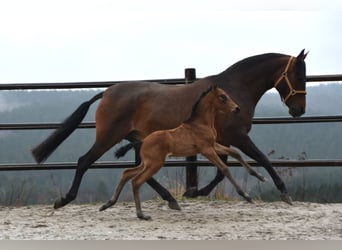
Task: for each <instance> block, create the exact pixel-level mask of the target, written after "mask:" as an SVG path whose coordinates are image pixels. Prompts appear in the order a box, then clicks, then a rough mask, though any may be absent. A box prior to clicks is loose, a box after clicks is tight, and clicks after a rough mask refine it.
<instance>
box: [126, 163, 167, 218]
mask: <svg viewBox="0 0 342 250" xmlns="http://www.w3.org/2000/svg"><path fill="white" fill-rule="evenodd" d="M163 164H164V162H157V163H151V161H150V164H148V165H146V166H145V168H144V169H143V170H142V171H141V172H140V173H138V174H137V175H136V176H135V177H134V179H133V180H132V188H133V195H134V201H135V207H136V213H137V217H138V218H139V219H142V220H151V219H152V218H151V216H148V215H145V214H144V213H143V212H142V209H141V202H140V195H139V189H140V186H141V185H142V184H144V182H145V181H146V180H148V179H150V178H151V177H152V176H153V175H154V174H155V173H157V172H158V170H159V169H160V168H161V167H162V165H163Z"/></svg>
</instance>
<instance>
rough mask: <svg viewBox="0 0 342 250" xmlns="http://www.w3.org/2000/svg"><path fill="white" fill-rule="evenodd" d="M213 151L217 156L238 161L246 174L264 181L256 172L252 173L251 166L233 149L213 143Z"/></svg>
mask: <svg viewBox="0 0 342 250" xmlns="http://www.w3.org/2000/svg"><path fill="white" fill-rule="evenodd" d="M215 151H216V153H218V154H227V155H230V156H231V157H233V158H235V159H236V160H238V162H240V164H241V165H242V166H244V167H245V168H246V170H247V172H248V173H249V174H250V175H253V176H255V177H256V178H258V179H259V180H260V181H266V178H265V177H264V176H262V175H261V174H259V173H257V172H256V171H254V169H252V168H251V166H250V165H249V164H248V163H247V162H246V161H245V160H244V159H242V157H241V155H240V154H239V152H237V151H236V150H235V149H232V148H228V147H225V146H223V145H221V144H219V143H215Z"/></svg>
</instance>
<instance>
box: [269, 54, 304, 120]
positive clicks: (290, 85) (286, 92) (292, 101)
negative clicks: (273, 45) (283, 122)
mask: <svg viewBox="0 0 342 250" xmlns="http://www.w3.org/2000/svg"><path fill="white" fill-rule="evenodd" d="M307 54H308V53H304V50H302V51H301V52H300V53H299V55H298V56H297V57H289V59H288V61H287V64H286V67H285V69H284V71H283V72H282V73H281V76H280V77H279V78H278V80H277V81H276V82H275V84H274V87H275V88H276V89H277V90H278V92H279V94H280V96H281V98H282V100H283V102H284V103H285V104H286V105H287V107H288V108H289V113H290V115H292V116H293V117H299V116H301V115H303V114H304V113H305V104H306V98H305V95H306V90H305V85H306V67H305V61H304V59H305V58H306V56H307Z"/></svg>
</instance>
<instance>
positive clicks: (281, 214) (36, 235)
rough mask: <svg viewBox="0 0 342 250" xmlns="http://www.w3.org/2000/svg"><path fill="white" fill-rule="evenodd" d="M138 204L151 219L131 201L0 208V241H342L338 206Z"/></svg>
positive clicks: (199, 202)
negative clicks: (55, 207)
mask: <svg viewBox="0 0 342 250" xmlns="http://www.w3.org/2000/svg"><path fill="white" fill-rule="evenodd" d="M179 204H180V206H181V207H182V210H181V211H174V210H171V209H169V208H168V207H167V205H166V204H165V202H164V201H159V200H153V201H145V202H143V203H142V208H143V211H144V212H145V213H146V214H147V215H150V216H152V221H142V220H139V219H138V218H137V217H136V215H135V206H134V203H132V202H129V203H127V202H126V203H123V202H120V203H118V204H116V205H115V206H114V207H112V208H109V209H107V210H106V211H104V212H99V211H98V209H99V207H100V206H101V204H96V205H94V204H90V205H89V204H87V205H74V204H71V205H70V204H69V205H67V206H65V207H64V208H61V209H59V210H53V208H52V205H51V206H48V205H37V206H29V207H18V208H15V207H12V208H9V207H0V239H101V240H104V239H122V240H132V239H135V240H138V239H196V240H197V239H198V240H207V239H212V240H216V239H244V240H248V239H265V240H268V239H315V240H318V239H329V240H332V239H339V240H341V239H342V204H316V203H303V202H295V203H294V205H293V206H289V205H287V204H285V203H283V202H274V203H265V202H256V203H255V204H248V203H246V202H243V201H241V202H230V201H229V202H226V201H211V200H183V201H180V202H179Z"/></svg>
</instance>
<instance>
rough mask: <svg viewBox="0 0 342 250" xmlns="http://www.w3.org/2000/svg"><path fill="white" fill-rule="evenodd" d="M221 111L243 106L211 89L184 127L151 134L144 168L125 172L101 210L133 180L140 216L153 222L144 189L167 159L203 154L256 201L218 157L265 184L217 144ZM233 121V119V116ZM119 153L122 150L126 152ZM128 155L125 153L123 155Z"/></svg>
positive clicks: (143, 147) (145, 144)
mask: <svg viewBox="0 0 342 250" xmlns="http://www.w3.org/2000/svg"><path fill="white" fill-rule="evenodd" d="M217 112H225V113H238V112H239V107H238V105H237V104H236V103H235V102H234V101H233V100H232V99H231V98H230V97H229V96H228V95H227V94H226V92H225V91H224V90H222V89H220V88H218V87H216V86H211V87H209V88H208V90H206V91H205V92H203V93H202V95H201V96H200V98H199V99H198V101H197V102H196V103H195V104H194V106H193V109H192V113H191V116H190V117H189V118H188V119H187V120H186V121H185V122H183V123H182V124H181V125H180V126H178V127H176V128H174V129H169V130H159V131H155V132H153V133H151V134H150V135H148V136H147V137H146V138H145V139H144V140H143V141H142V144H141V149H140V156H141V163H140V165H139V166H137V167H135V168H130V169H126V170H124V171H123V173H122V176H121V179H120V182H119V184H118V186H117V188H116V190H115V193H114V195H113V197H112V198H111V200H109V201H108V202H107V203H106V204H104V205H103V206H102V207H101V208H100V211H103V210H105V209H107V208H109V207H110V206H112V205H114V204H115V203H116V202H117V199H118V197H119V195H120V192H121V190H122V188H123V186H124V185H125V183H126V182H127V181H128V180H130V179H131V178H133V180H132V186H133V194H134V201H135V205H136V212H137V216H138V218H140V219H144V220H150V219H151V217H150V216H148V215H144V214H143V212H142V210H141V204H140V197H139V188H140V186H141V185H142V184H143V183H144V182H145V181H146V180H148V179H150V178H151V177H152V176H153V175H154V174H156V173H157V172H158V170H159V169H160V168H161V167H162V166H163V164H164V162H165V158H166V157H167V156H191V155H196V154H202V155H203V156H205V157H206V158H208V160H209V161H211V162H212V163H213V164H214V165H215V166H216V167H217V168H218V169H219V170H220V171H221V172H222V173H223V174H224V175H225V176H226V177H227V178H228V179H229V181H230V182H231V183H232V184H233V186H234V187H235V189H236V191H237V193H238V194H239V195H241V196H242V197H243V198H245V199H246V200H247V201H248V202H252V199H251V198H250V196H249V195H248V194H247V193H245V192H244V191H242V189H241V188H240V186H239V185H238V184H237V182H236V181H235V180H234V179H233V177H232V176H231V174H230V172H229V170H228V167H227V166H226V164H225V163H224V162H223V161H222V160H221V159H220V157H219V156H218V154H219V155H230V156H232V157H234V158H236V159H237V160H238V161H239V162H240V163H241V164H242V165H243V166H244V167H245V168H246V169H247V171H248V172H249V174H251V175H253V176H255V177H257V178H258V179H259V180H261V181H265V178H264V177H263V176H262V175H260V174H259V173H257V172H255V171H254V170H253V169H252V168H251V167H250V165H249V164H248V163H247V162H245V161H244V160H243V159H242V157H241V155H240V154H239V153H238V152H237V151H236V150H234V149H232V148H228V147H225V146H223V145H221V144H219V143H217V142H216V136H217V133H216V130H215V127H214V123H215V116H216V114H217ZM231 118H232V119H233V117H231ZM131 145H132V144H131ZM131 147H132V146H131ZM129 148H130V147H127V146H126V149H123V150H124V151H126V152H127V151H128V150H129ZM119 150H121V151H122V149H119ZM124 153H125V152H121V154H124Z"/></svg>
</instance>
